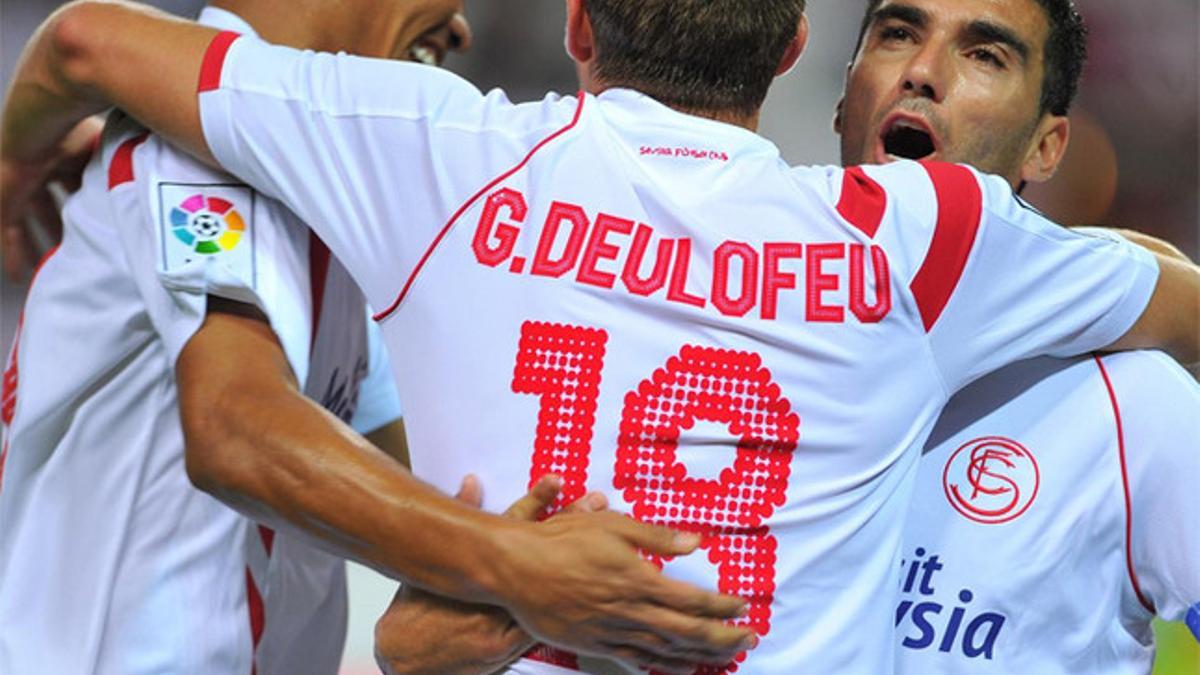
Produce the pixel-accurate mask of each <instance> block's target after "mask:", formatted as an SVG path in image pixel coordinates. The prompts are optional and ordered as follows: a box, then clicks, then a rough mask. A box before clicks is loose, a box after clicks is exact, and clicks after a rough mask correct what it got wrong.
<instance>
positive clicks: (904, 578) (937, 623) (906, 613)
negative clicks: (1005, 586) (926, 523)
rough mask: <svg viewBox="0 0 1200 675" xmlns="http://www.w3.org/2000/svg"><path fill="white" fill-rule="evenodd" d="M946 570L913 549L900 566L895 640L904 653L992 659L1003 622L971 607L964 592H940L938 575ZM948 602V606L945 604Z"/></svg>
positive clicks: (936, 557) (934, 557)
mask: <svg viewBox="0 0 1200 675" xmlns="http://www.w3.org/2000/svg"><path fill="white" fill-rule="evenodd" d="M945 568H946V565H945V563H944V562H943V561H942V559H941V557H940V556H939V555H937V554H928V553H927V552H926V550H925V549H924V548H917V549H916V551H915V552H914V557H913V558H912V559H908V560H902V561H901V563H900V571H901V578H900V593H901V595H900V603H899V604H898V605H897V606H896V639H898V640H900V644H901V645H902V646H903V647H906V648H908V649H918V650H920V649H937V650H938V651H940V652H943V653H947V654H949V653H953V652H956V651H957V652H960V653H961V654H962V655H963V656H966V657H967V658H972V659H974V658H981V657H982V658H984V659H986V660H988V661H990V660H992V658H993V656H994V649H995V646H996V640H997V638H999V637H1000V632H1001V631H1002V630H1004V623H1005V621H1006V620H1007V617H1006V616H1004V615H1003V614H1000V613H999V612H991V611H987V610H986V609H981V608H979V607H976V606H974V605H973V604H972V603H973V602H974V601H975V600H976V598H975V593H973V592H972V591H971V589H969V588H962V589H959V590H958V592H957V593H954V592H953V591H952V590H950V591H949V592H946V589H940V588H939V583H938V579H937V576H938V573H939V572H941V571H942V570H944V569H945ZM947 597H951V598H952V599H951V601H950V602H948V603H947V602H945V600H946V598H947Z"/></svg>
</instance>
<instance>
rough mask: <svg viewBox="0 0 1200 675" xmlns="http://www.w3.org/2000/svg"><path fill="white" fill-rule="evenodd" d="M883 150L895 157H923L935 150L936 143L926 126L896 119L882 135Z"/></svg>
mask: <svg viewBox="0 0 1200 675" xmlns="http://www.w3.org/2000/svg"><path fill="white" fill-rule="evenodd" d="M883 150H884V152H886V153H887V154H889V155H891V156H892V157H895V158H897V159H925V158H926V157H929V156H930V155H932V154H933V153H935V152H937V144H936V143H934V140H933V134H931V133H930V131H929V130H928V129H927V128H924V127H922V126H920V125H918V124H917V123H915V122H913V121H911V120H907V119H898V120H896V121H895V122H893V123H892V124H891V126H890V127H889V128H888V130H887V132H886V133H884V135H883Z"/></svg>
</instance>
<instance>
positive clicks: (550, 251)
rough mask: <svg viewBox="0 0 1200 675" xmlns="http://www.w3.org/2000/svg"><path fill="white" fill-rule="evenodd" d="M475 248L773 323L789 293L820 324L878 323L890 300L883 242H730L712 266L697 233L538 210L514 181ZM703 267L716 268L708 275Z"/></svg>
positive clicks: (537, 270) (514, 268)
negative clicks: (530, 243)
mask: <svg viewBox="0 0 1200 675" xmlns="http://www.w3.org/2000/svg"><path fill="white" fill-rule="evenodd" d="M589 211H590V212H591V213H595V214H596V215H595V216H594V217H593V216H589ZM538 224H540V229H539V228H538ZM531 238H536V242H537V244H536V250H535V251H534V252H533V255H532V259H527V258H526V257H524V256H521V255H518V254H516V251H518V250H525V249H527V248H528V247H527V246H522V242H523V241H525V240H528V239H531ZM471 246H472V249H473V250H474V253H475V259H476V260H478V261H479V262H480V263H481V264H483V265H487V266H489V267H494V268H497V269H499V270H507V271H508V272H509V273H512V274H517V275H521V274H528V275H532V276H540V277H551V278H570V279H574V280H575V281H576V282H578V283H580V284H586V285H590V286H596V287H599V288H604V289H608V290H614V291H623V292H627V293H630V294H632V295H637V296H642V297H661V298H665V299H666V300H667V301H668V302H674V303H679V304H683V305H690V306H693V307H698V308H702V309H703V308H708V307H711V308H714V309H715V310H716V311H718V312H720V313H721V314H723V315H725V316H730V317H744V316H747V315H751V316H757V317H758V318H761V319H763V320H766V321H773V320H775V319H776V318H777V317H778V316H779V307H780V304H781V303H782V302H786V301H787V299H788V298H787V296H788V295H791V294H795V297H796V298H797V301H798V302H802V303H803V315H804V318H805V320H806V321H809V322H815V323H843V322H845V321H847V320H850V317H854V320H857V321H859V322H861V323H878V322H879V321H882V320H883V319H884V317H886V316H887V315H888V313H889V312H890V311H891V308H892V293H891V282H890V279H889V275H888V269H889V267H888V259H887V255H886V253H885V252H884V251H883V249H882V248H880V247H878V246H869V247H868V246H867V245H865V244H859V243H850V242H820V243H809V242H804V243H802V242H796V241H778V242H757V243H753V244H752V243H747V242H743V241H736V240H726V241H724V242H722V243H720V244H719V245H718V246H716V247H715V249H714V250H713V252H712V254H711V259H710V260H707V261H704V262H705V264H703V265H700V264H696V265H694V264H693V263H694V262H696V259H697V256H699V255H701V253H700V252H699V251H697V250H696V249H697V248H698V247H694V246H693V241H692V239H690V238H687V237H683V238H678V239H670V238H665V237H662V236H661V235H660V234H659V233H657V232H656V231H655V229H654V226H653V224H647V223H640V222H637V221H635V220H632V219H629V218H624V217H621V216H619V215H613V214H608V213H603V212H599V213H597V212H596V211H595V210H589V209H585V208H584V207H583V206H580V205H578V204H573V203H570V202H567V201H554V202H552V203H551V204H550V206H549V207H547V208H546V213H545V214H535V213H531V212H530V208H529V206H528V200H527V199H526V198H525V195H524V194H523V193H521V192H520V191H517V190H514V189H511V188H501V189H498V190H496V191H494V192H492V193H491V194H490V195H488V197H487V199H486V200H485V201H484V202H483V208H482V209H481V211H480V215H479V220H478V224H477V226H476V229H475V234H474V237H473V239H472V242H471ZM868 268H871V271H868ZM696 269H711V274H709V275H708V277H709V278H707V279H701V278H699V275H698V274H695V273H694V270H696Z"/></svg>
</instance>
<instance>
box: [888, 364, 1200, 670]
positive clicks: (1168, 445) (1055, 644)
mask: <svg viewBox="0 0 1200 675" xmlns="http://www.w3.org/2000/svg"><path fill="white" fill-rule="evenodd" d="M1198 449H1200V386H1197V384H1196V382H1195V381H1194V380H1193V379H1192V378H1191V377H1190V376H1189V375H1188V374H1187V373H1186V372H1185V371H1184V370H1183V369H1182V368H1180V367H1179V366H1178V365H1176V364H1175V362H1174V361H1171V360H1170V359H1169V358H1167V357H1166V356H1163V355H1162V354H1158V353H1151V352H1138V353H1130V354H1116V355H1110V356H1105V357H1103V358H1100V357H1080V358H1076V359H1071V360H1058V359H1050V358H1043V359H1035V360H1031V361H1026V362H1022V363H1018V364H1015V365H1012V366H1009V367H1007V368H1005V369H1004V370H1001V371H998V372H996V373H993V374H991V375H989V376H988V377H985V378H983V379H981V380H979V381H978V382H975V383H974V384H972V385H971V386H969V387H967V388H966V389H964V390H962V391H961V392H959V393H958V394H957V395H956V396H955V397H954V398H953V399H952V400H951V401H950V403H949V405H947V406H946V409H945V411H944V412H943V413H942V417H941V419H940V420H939V421H938V424H937V426H936V427H935V428H934V431H933V434H932V436H931V437H930V440H929V445H928V451H927V454H926V455H925V457H924V458H923V459H922V461H921V469H920V474H919V476H918V479H917V492H916V498H915V500H914V504H913V507H912V511H911V513H910V516H909V521H908V527H907V531H906V534H905V543H904V551H903V555H904V558H905V559H904V560H903V561H902V563H901V566H900V590H901V597H900V601H899V604H898V606H897V608H896V616H895V620H896V627H897V630H896V640H897V644H898V648H897V658H898V664H899V665H898V671H899V672H901V673H912V674H913V675H918V674H919V675H926V674H929V673H968V672H969V673H997V674H1000V673H1005V674H1007V673H1038V675H1053V674H1055V673H1061V674H1063V675H1068V674H1073V673H1112V674H1114V675H1115V674H1120V675H1145V674H1146V673H1148V672H1150V669H1151V665H1152V661H1153V657H1154V649H1153V641H1154V633H1153V630H1152V627H1151V620H1152V619H1153V618H1154V617H1155V616H1156V615H1157V616H1159V617H1161V618H1163V619H1166V620H1170V621H1184V620H1187V619H1189V618H1191V620H1192V630H1193V631H1194V632H1195V633H1196V635H1197V639H1200V623H1198V622H1197V619H1200V501H1198V500H1197V499H1196V496H1195V488H1196V486H1197V485H1200V453H1198V452H1197V450H1198ZM1189 613H1191V616H1190V617H1189Z"/></svg>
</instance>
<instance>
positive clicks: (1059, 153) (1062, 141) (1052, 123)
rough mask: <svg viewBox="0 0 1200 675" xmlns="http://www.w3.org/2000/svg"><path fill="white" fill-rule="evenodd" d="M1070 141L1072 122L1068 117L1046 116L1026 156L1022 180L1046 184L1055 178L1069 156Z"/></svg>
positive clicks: (1022, 167)
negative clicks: (1060, 166) (1067, 155)
mask: <svg viewBox="0 0 1200 675" xmlns="http://www.w3.org/2000/svg"><path fill="white" fill-rule="evenodd" d="M1070 139H1071V122H1070V121H1069V120H1068V119H1067V118H1066V117H1060V116H1058V115H1046V116H1044V118H1043V119H1042V121H1041V123H1040V124H1038V128H1037V132H1036V133H1035V134H1034V138H1033V141H1034V142H1033V144H1032V145H1031V146H1030V148H1029V152H1028V154H1026V156H1025V163H1024V164H1022V165H1021V180H1022V181H1026V182H1030V183H1045V182H1046V181H1048V180H1050V179H1051V178H1053V177H1054V174H1055V172H1057V171H1058V166H1059V164H1061V163H1062V160H1063V157H1064V156H1066V154H1067V143H1068V142H1069V141H1070Z"/></svg>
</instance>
